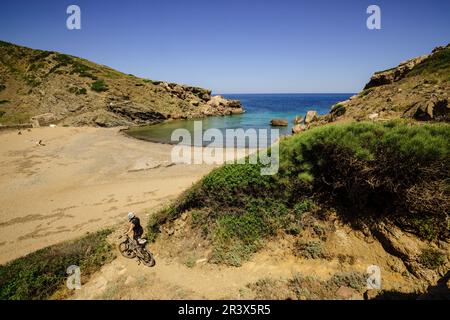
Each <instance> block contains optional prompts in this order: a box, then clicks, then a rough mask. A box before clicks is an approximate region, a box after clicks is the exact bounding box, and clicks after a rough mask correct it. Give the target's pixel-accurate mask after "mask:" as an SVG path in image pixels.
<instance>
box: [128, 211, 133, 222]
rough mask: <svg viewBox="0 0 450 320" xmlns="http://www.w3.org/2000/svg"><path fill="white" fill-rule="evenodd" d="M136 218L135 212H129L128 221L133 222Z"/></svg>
mask: <svg viewBox="0 0 450 320" xmlns="http://www.w3.org/2000/svg"><path fill="white" fill-rule="evenodd" d="M133 218H134V213H133V212H128V220H131V219H133Z"/></svg>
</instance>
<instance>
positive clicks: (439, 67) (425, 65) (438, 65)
mask: <svg viewBox="0 0 450 320" xmlns="http://www.w3.org/2000/svg"><path fill="white" fill-rule="evenodd" d="M449 69H450V48H445V49H443V50H441V51H438V52H436V53H434V54H433V55H432V56H431V57H429V58H427V59H425V60H424V61H422V62H421V63H419V64H418V65H416V66H415V67H414V68H413V69H412V70H411V71H410V72H409V73H408V74H407V76H416V75H424V74H432V75H436V74H439V73H440V72H443V75H448V70H449ZM446 70H447V71H446Z"/></svg>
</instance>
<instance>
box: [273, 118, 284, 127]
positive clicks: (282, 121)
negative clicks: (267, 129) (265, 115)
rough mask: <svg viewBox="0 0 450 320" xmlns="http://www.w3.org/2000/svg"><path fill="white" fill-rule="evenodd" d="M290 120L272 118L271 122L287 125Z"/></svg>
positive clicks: (276, 124)
mask: <svg viewBox="0 0 450 320" xmlns="http://www.w3.org/2000/svg"><path fill="white" fill-rule="evenodd" d="M288 123H289V121H288V120H287V119H272V120H271V121H270V124H271V125H272V126H277V127H286V126H287V125H288Z"/></svg>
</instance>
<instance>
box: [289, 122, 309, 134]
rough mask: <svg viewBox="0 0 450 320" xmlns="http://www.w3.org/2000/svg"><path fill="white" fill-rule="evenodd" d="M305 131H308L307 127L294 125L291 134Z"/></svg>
mask: <svg viewBox="0 0 450 320" xmlns="http://www.w3.org/2000/svg"><path fill="white" fill-rule="evenodd" d="M307 129H308V127H307V126H306V125H305V124H296V125H295V126H293V127H292V133H293V134H296V133H300V132H302V131H305V130H307Z"/></svg>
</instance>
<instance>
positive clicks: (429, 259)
mask: <svg viewBox="0 0 450 320" xmlns="http://www.w3.org/2000/svg"><path fill="white" fill-rule="evenodd" d="M446 260H447V259H446V257H445V255H444V254H443V253H442V252H441V251H439V250H436V249H425V250H423V251H422V253H421V254H420V256H419V262H420V264H422V265H423V266H424V267H425V268H428V269H437V268H439V267H440V266H442V265H444V264H445V261H446Z"/></svg>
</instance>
